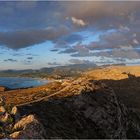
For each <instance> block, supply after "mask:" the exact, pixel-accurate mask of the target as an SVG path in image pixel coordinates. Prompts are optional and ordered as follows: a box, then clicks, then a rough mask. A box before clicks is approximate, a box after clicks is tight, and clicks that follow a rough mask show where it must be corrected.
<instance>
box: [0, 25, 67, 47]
mask: <svg viewBox="0 0 140 140" xmlns="http://www.w3.org/2000/svg"><path fill="white" fill-rule="evenodd" d="M66 33H68V29H67V28H65V27H63V26H61V27H57V29H55V28H51V27H50V28H47V29H44V30H43V29H42V30H41V29H40V30H23V31H14V32H0V44H1V45H3V46H6V47H8V48H11V49H20V48H25V47H28V46H31V45H35V44H39V43H42V42H45V41H47V40H52V41H53V40H55V39H57V38H58V37H59V36H61V35H64V34H66Z"/></svg>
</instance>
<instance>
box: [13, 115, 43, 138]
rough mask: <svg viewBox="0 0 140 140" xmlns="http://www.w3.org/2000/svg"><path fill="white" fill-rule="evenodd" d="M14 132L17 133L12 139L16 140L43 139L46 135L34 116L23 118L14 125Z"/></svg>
mask: <svg viewBox="0 0 140 140" xmlns="http://www.w3.org/2000/svg"><path fill="white" fill-rule="evenodd" d="M13 130H14V131H16V132H14V133H12V134H11V135H10V138H16V139H23V138H24V139H43V138H44V133H45V131H44V128H43V126H42V124H41V123H39V121H38V120H37V119H36V118H35V117H34V115H28V116H26V117H23V118H22V119H21V120H19V121H18V122H17V123H16V124H15V125H14V127H13ZM19 130H20V131H19Z"/></svg>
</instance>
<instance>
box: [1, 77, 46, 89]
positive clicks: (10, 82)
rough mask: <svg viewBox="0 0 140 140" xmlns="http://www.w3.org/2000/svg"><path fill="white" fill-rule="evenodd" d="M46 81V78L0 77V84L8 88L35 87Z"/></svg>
mask: <svg viewBox="0 0 140 140" xmlns="http://www.w3.org/2000/svg"><path fill="white" fill-rule="evenodd" d="M46 83H48V80H42V79H36V78H22V77H0V86H4V87H7V88H9V89H19V88H28V87H36V86H40V85H44V84H46Z"/></svg>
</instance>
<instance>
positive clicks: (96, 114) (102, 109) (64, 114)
mask: <svg viewBox="0 0 140 140" xmlns="http://www.w3.org/2000/svg"><path fill="white" fill-rule="evenodd" d="M50 97H51V98H44V99H43V100H42V101H40V102H37V103H32V104H29V105H22V106H19V107H18V109H19V111H20V114H21V115H25V114H35V115H36V116H37V118H38V119H39V121H40V122H41V123H42V124H43V126H44V127H45V130H46V132H45V133H46V134H45V138H124V139H125V138H140V119H139V117H138V116H137V115H136V114H135V113H134V112H132V111H130V110H129V109H128V108H126V107H125V105H123V104H122V103H120V101H119V100H118V99H117V97H116V95H115V93H114V91H113V90H112V89H111V88H109V87H107V86H106V85H105V84H103V83H100V82H96V81H92V80H86V79H78V80H76V81H73V82H72V83H70V84H68V86H66V87H65V88H64V89H62V90H61V91H59V92H58V93H55V94H54V95H53V96H50ZM26 133H28V132H27V131H26ZM25 138H26V136H25Z"/></svg>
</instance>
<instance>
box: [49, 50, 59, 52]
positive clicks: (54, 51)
mask: <svg viewBox="0 0 140 140" xmlns="http://www.w3.org/2000/svg"><path fill="white" fill-rule="evenodd" d="M50 51H51V52H57V51H58V49H52V50H50Z"/></svg>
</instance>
